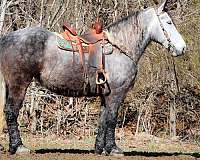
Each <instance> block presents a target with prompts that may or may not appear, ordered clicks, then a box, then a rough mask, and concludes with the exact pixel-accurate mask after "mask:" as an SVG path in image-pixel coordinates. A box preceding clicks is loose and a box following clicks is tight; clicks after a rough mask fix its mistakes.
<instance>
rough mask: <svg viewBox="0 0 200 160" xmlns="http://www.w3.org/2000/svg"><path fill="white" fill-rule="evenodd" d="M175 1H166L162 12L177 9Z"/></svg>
mask: <svg viewBox="0 0 200 160" xmlns="http://www.w3.org/2000/svg"><path fill="white" fill-rule="evenodd" d="M177 3H178V2H177V0H167V1H166V3H165V6H164V11H165V12H167V11H170V10H174V9H176V8H177Z"/></svg>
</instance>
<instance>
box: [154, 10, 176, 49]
mask: <svg viewBox="0 0 200 160" xmlns="http://www.w3.org/2000/svg"><path fill="white" fill-rule="evenodd" d="M156 15H157V17H158V21H159V23H160V27H161V28H162V31H163V33H164V35H165V38H166V39H167V41H168V47H167V49H168V51H169V52H170V51H171V52H173V51H174V50H175V46H174V45H173V44H172V43H171V39H170V36H169V34H168V33H167V31H166V30H165V28H164V26H163V24H162V22H161V20H160V17H159V16H160V15H159V14H156Z"/></svg>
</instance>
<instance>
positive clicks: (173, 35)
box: [151, 1, 186, 56]
mask: <svg viewBox="0 0 200 160" xmlns="http://www.w3.org/2000/svg"><path fill="white" fill-rule="evenodd" d="M166 2H167V1H165V2H164V3H163V4H162V5H161V6H160V7H159V8H158V9H157V10H156V14H157V16H156V18H154V22H153V25H152V27H151V29H152V31H151V38H152V39H153V40H155V41H157V42H158V43H160V44H162V45H163V46H165V48H167V49H168V50H169V51H170V52H171V53H172V55H173V56H178V55H181V54H183V53H184V52H185V50H186V43H185V41H184V40H183V37H182V36H181V35H180V33H179V32H178V31H177V29H176V27H175V25H174V23H173V21H172V19H171V18H170V16H169V15H168V13H167V12H166V8H165V7H166Z"/></svg>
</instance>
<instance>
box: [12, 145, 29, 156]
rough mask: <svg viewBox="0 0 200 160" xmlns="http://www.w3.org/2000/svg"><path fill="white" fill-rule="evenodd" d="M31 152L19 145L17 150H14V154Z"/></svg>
mask: <svg viewBox="0 0 200 160" xmlns="http://www.w3.org/2000/svg"><path fill="white" fill-rule="evenodd" d="M30 152H31V150H30V149H28V148H26V147H24V146H23V145H20V146H19V147H18V148H17V150H16V152H15V153H16V154H29V153H30Z"/></svg>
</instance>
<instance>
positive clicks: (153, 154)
mask: <svg viewBox="0 0 200 160" xmlns="http://www.w3.org/2000/svg"><path fill="white" fill-rule="evenodd" d="M35 153H37V154H45V153H71V154H94V150H80V149H39V150H36V151H35ZM124 155H125V156H145V157H165V156H166V157H167V156H192V157H194V158H200V153H181V152H174V153H167V152H139V151H131V152H124Z"/></svg>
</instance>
